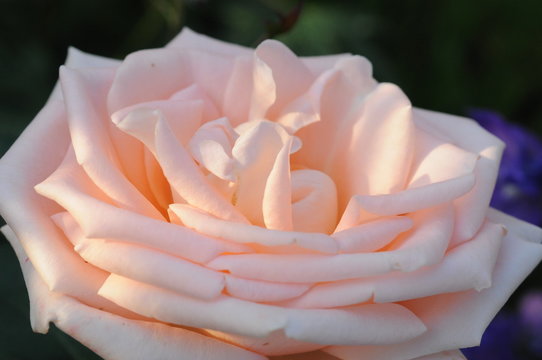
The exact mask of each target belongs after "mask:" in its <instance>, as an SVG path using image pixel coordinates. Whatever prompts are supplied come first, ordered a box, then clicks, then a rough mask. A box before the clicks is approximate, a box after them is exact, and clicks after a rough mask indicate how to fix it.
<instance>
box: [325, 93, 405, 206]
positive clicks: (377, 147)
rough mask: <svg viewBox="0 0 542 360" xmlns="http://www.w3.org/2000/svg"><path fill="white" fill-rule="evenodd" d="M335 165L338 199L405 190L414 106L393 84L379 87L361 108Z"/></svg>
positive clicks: (368, 96)
mask: <svg viewBox="0 0 542 360" xmlns="http://www.w3.org/2000/svg"><path fill="white" fill-rule="evenodd" d="M357 116H358V118H357V120H356V121H355V122H354V123H353V124H352V128H351V129H350V134H349V136H348V137H347V138H346V143H347V144H345V145H343V146H344V147H343V152H341V153H337V154H336V156H340V158H341V159H342V160H341V161H340V162H338V163H337V164H336V165H335V168H338V170H337V171H339V173H340V175H337V178H336V179H335V181H336V182H337V184H338V187H337V188H338V189H339V198H340V199H341V198H342V199H345V197H350V196H353V195H355V194H360V195H380V194H390V193H394V192H397V191H400V190H402V189H404V187H405V185H406V180H407V179H406V178H407V175H408V172H409V168H410V163H411V158H412V154H413V151H414V145H415V139H414V123H413V122H412V111H411V104H410V101H409V100H408V98H407V97H406V96H405V95H404V94H403V92H402V91H401V90H400V89H399V88H398V87H397V86H395V85H392V84H386V83H383V84H379V85H377V87H376V88H375V89H374V90H373V91H372V92H371V93H370V94H368V95H367V97H366V98H365V99H364V101H363V103H362V105H361V106H360V109H359V113H358V115H357Z"/></svg>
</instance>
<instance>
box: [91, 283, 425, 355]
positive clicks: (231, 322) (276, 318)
mask: <svg viewBox="0 0 542 360" xmlns="http://www.w3.org/2000/svg"><path fill="white" fill-rule="evenodd" d="M99 294H100V295H102V296H104V297H106V298H107V299H110V300H112V301H113V302H115V303H117V304H122V305H121V306H123V307H126V308H128V309H131V310H133V311H135V312H137V313H140V314H142V315H144V316H150V317H153V318H155V319H157V320H161V321H169V322H172V323H174V324H179V325H184V326H194V327H198V328H210V329H214V330H219V331H224V332H230V333H234V334H239V335H244V336H252V337H262V336H269V335H270V334H271V333H272V332H274V331H277V330H283V331H284V334H285V335H286V337H288V338H292V339H295V340H300V341H305V342H309V343H317V344H322V345H326V344H393V343H396V342H401V341H405V340H407V339H412V338H414V337H416V336H419V335H420V334H422V333H423V332H424V331H425V326H424V325H423V323H422V322H420V321H419V319H418V318H416V317H415V316H414V315H413V314H412V313H411V312H410V311H408V310H407V309H405V308H404V307H403V306H401V305H397V304H368V305H362V306H352V307H348V308H343V309H323V310H322V309H288V308H282V307H277V306H270V305H264V304H258V303H253V302H248V301H243V300H239V299H235V298H231V297H228V296H222V297H219V298H218V299H215V300H211V301H203V300H199V299H195V298H191V297H187V296H183V295H181V294H175V293H172V292H169V291H166V290H163V289H160V288H156V287H153V286H150V285H147V284H142V283H138V282H136V281H133V280H129V279H126V278H122V277H119V276H117V275H111V276H110V277H109V278H108V279H107V280H106V282H105V283H104V285H103V286H102V288H101V289H100V292H99ZM149 301H151V304H150V306H149Z"/></svg>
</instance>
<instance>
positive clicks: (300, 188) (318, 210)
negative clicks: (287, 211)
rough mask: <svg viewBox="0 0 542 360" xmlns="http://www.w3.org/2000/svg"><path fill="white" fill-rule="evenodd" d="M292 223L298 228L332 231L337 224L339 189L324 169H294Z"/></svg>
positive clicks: (304, 230) (323, 231)
mask: <svg viewBox="0 0 542 360" xmlns="http://www.w3.org/2000/svg"><path fill="white" fill-rule="evenodd" d="M292 222H293V227H294V230H295V231H302V232H321V233H326V234H331V233H332V232H333V229H334V228H335V225H336V224H337V189H336V187H335V183H334V182H333V180H332V179H331V178H330V177H329V176H327V175H326V174H324V173H323V172H321V171H317V170H309V169H303V170H295V171H292Z"/></svg>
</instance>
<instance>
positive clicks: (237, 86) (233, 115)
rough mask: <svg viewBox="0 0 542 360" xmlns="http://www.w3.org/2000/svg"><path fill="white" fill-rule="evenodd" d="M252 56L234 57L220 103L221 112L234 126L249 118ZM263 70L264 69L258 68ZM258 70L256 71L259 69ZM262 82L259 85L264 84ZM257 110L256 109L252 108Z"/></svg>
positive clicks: (254, 69) (251, 89) (251, 90)
mask: <svg viewBox="0 0 542 360" xmlns="http://www.w3.org/2000/svg"><path fill="white" fill-rule="evenodd" d="M257 66H258V65H254V60H253V57H252V56H248V55H247V56H241V57H238V58H236V59H235V61H234V64H233V68H232V72H231V76H230V79H229V80H228V84H227V85H226V88H225V90H224V101H223V104H222V109H223V114H224V116H226V117H227V118H228V119H229V120H230V121H231V123H232V124H233V125H234V126H237V125H239V124H242V123H243V122H245V121H248V120H249V119H250V116H249V112H250V111H251V106H252V93H253V91H254V90H253V89H254V86H253V82H254V80H253V72H254V71H256V67H257ZM260 70H261V71H265V69H260ZM260 70H258V71H260ZM264 84H265V81H264V83H263V84H262V85H261V86H262V87H265V86H264ZM254 111H256V112H257V110H254Z"/></svg>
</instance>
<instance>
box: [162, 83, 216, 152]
mask: <svg viewBox="0 0 542 360" xmlns="http://www.w3.org/2000/svg"><path fill="white" fill-rule="evenodd" d="M169 100H173V101H202V102H203V122H204V123H205V122H208V121H212V120H214V119H218V118H219V117H220V114H219V112H218V109H217V108H216V106H215V104H213V102H212V101H211V99H210V98H209V96H208V95H207V94H206V93H205V92H204V91H203V90H202V89H201V86H199V85H198V84H192V85H190V86H188V87H186V88H184V89H182V90H180V91H177V92H176V93H174V94H173V95H171V97H170V98H169ZM178 125H180V126H182V125H184V124H178ZM192 133H193V132H192ZM183 144H184V142H183Z"/></svg>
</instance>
